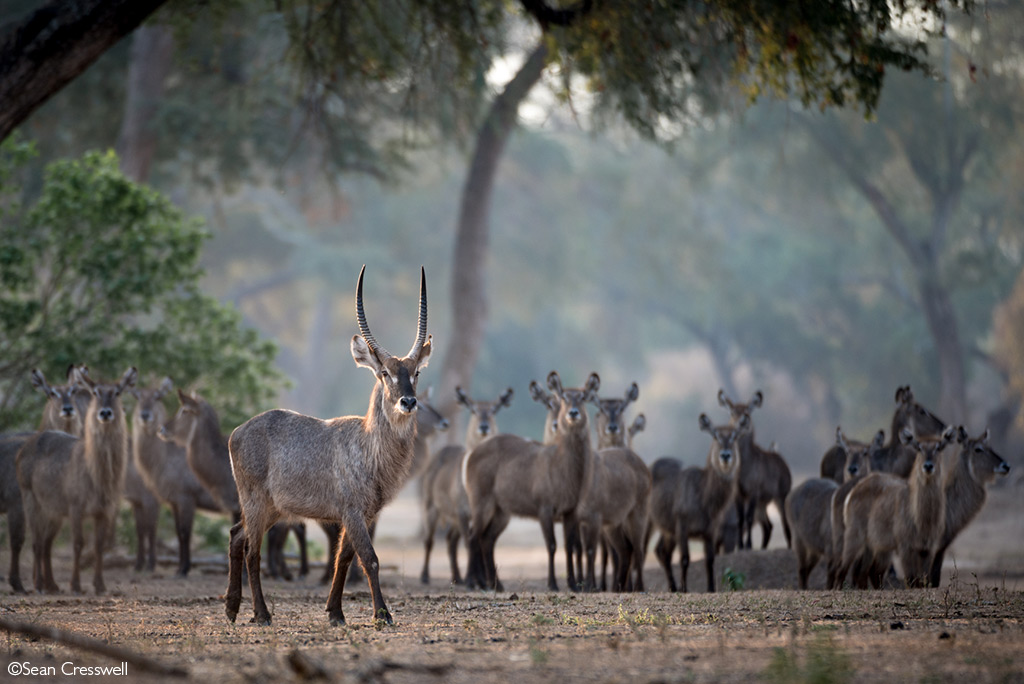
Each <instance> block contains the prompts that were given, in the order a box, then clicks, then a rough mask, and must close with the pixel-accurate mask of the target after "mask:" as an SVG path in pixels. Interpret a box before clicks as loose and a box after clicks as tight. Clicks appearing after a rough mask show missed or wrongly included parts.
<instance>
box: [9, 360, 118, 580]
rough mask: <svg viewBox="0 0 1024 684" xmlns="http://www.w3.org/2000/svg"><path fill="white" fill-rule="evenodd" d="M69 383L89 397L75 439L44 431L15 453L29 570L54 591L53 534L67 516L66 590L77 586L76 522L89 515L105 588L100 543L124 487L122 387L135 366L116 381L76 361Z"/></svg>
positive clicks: (97, 576) (79, 538)
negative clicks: (96, 376)
mask: <svg viewBox="0 0 1024 684" xmlns="http://www.w3.org/2000/svg"><path fill="white" fill-rule="evenodd" d="M73 373H74V375H75V382H76V383H78V384H81V385H83V386H85V387H87V388H88V389H89V391H90V392H91V393H92V400H91V401H90V403H89V409H88V411H87V412H86V416H85V422H84V426H85V427H84V434H83V436H82V437H81V438H78V437H73V436H72V435H69V434H67V433H66V432H58V431H55V430H47V431H44V432H40V433H37V434H36V435H33V436H32V437H30V438H29V439H28V440H27V441H26V442H25V445H24V446H23V447H22V449H21V451H19V452H18V456H17V459H16V463H17V471H18V484H19V485H20V487H21V493H22V500H23V503H24V506H25V516H26V518H27V519H28V524H29V527H30V528H31V530H32V557H33V562H32V574H33V581H34V584H35V587H36V589H37V590H38V591H59V588H58V586H57V583H56V582H55V581H54V579H53V567H52V563H51V552H52V548H53V539H54V537H56V535H57V532H58V531H60V526H61V523H62V521H63V519H64V518H65V517H68V518H70V520H71V540H72V547H73V551H74V561H73V565H72V570H71V590H72V591H75V592H80V591H81V590H82V587H81V582H80V579H79V572H80V564H81V555H82V547H83V545H84V539H83V530H82V525H83V523H84V520H85V518H86V517H91V518H93V519H94V525H95V533H96V546H95V561H94V563H95V564H94V572H93V588H94V589H95V590H96V593H97V594H101V593H103V592H104V591H106V586H105V584H104V582H103V549H104V545H105V543H106V535H107V531H108V529H110V528H111V527H112V526H113V523H114V519H115V517H116V515H117V505H118V502H119V501H120V500H121V491H122V488H123V487H124V471H125V463H126V461H127V459H128V453H129V452H128V429H127V425H126V421H125V417H124V409H123V408H122V405H121V393H122V392H124V390H125V389H126V388H128V387H131V386H132V385H134V384H135V380H136V378H137V377H138V371H136V370H135V368H129V369H128V370H127V371H125V373H124V375H123V376H122V377H121V379H120V380H119V381H118V382H114V383H100V382H95V381H93V380H92V379H91V378H90V377H89V375H88V373H87V372H85V370H84V369H82V368H76V369H75V370H74V371H73Z"/></svg>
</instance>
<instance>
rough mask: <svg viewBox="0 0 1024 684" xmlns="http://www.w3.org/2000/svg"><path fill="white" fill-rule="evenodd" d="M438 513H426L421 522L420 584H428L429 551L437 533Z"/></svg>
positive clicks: (432, 546)
mask: <svg viewBox="0 0 1024 684" xmlns="http://www.w3.org/2000/svg"><path fill="white" fill-rule="evenodd" d="M437 518H438V512H437V511H434V510H431V511H428V512H427V519H426V520H425V521H424V522H423V570H421V571H420V583H421V584H430V551H431V550H432V549H433V548H434V533H435V532H436V531H437Z"/></svg>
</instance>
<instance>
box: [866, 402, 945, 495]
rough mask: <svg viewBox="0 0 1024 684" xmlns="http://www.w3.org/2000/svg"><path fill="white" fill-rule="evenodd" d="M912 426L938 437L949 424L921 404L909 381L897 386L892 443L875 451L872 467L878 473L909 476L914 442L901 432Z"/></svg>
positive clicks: (917, 431) (923, 434) (918, 434)
mask: <svg viewBox="0 0 1024 684" xmlns="http://www.w3.org/2000/svg"><path fill="white" fill-rule="evenodd" d="M904 429H908V430H910V431H911V432H912V433H913V434H914V436H916V437H937V436H938V435H940V434H942V431H943V430H945V429H946V424H945V423H944V422H943V421H942V420H941V419H940V418H939V417H938V416H936V415H935V414H934V413H932V412H931V411H929V410H928V409H926V408H925V407H924V406H922V405H921V404H919V403H918V402H917V400H916V399H915V398H914V393H913V391H911V389H910V385H904V386H902V387H898V388H897V389H896V410H895V411H893V414H892V425H891V427H890V431H889V443H888V444H886V445H885V446H884V447H883V448H882V449H881V450H879V451H878V452H876V454H875V457H874V461H873V462H872V464H871V469H872V470H873V471H874V472H878V473H894V474H896V475H899V476H900V477H907V476H908V475H909V474H910V471H911V469H912V468H913V467H914V460H915V458H916V457H917V454H916V453H915V451H914V449H913V448H912V446H910V445H907V444H903V442H902V440H901V439H900V434H901V433H902V432H903V430H904Z"/></svg>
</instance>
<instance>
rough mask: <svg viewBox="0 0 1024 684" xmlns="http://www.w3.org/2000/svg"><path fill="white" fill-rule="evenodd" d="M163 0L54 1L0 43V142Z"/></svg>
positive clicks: (13, 30) (130, 30) (31, 16)
mask: <svg viewBox="0 0 1024 684" xmlns="http://www.w3.org/2000/svg"><path fill="white" fill-rule="evenodd" d="M165 2H166V0H59V1H56V0H55V1H54V2H50V3H48V4H46V5H43V6H42V7H40V8H39V9H37V10H35V11H34V12H32V13H30V14H29V15H27V16H26V17H25V18H24V19H23V20H22V21H20V22H19V23H18V24H16V25H14V26H12V27H9V28H8V30H7V34H6V36H5V37H4V38H3V42H2V43H0V140H3V139H5V138H6V137H7V136H9V135H10V134H11V131H13V130H14V129H15V128H16V127H17V126H18V125H19V124H21V122H23V121H24V120H25V119H27V118H28V117H29V116H30V115H31V114H32V112H34V111H35V110H36V109H37V108H38V107H39V106H40V105H42V104H43V103H44V102H46V100H48V99H49V98H50V96H51V95H53V94H54V93H56V92H57V91H59V90H60V89H61V88H63V87H64V86H66V85H67V84H68V83H70V82H71V81H72V80H73V79H74V78H75V77H76V76H78V75H79V74H81V73H82V72H83V71H85V70H86V69H88V68H89V66H90V65H91V64H92V63H93V62H95V61H96V60H97V59H99V57H100V55H102V54H103V53H104V52H106V51H107V50H108V49H110V48H111V47H112V46H113V45H114V44H115V43H116V42H117V41H119V40H121V38H123V37H125V36H126V35H128V34H129V33H131V32H132V31H133V30H134V29H135V28H136V27H137V26H138V25H139V24H141V23H142V22H143V21H144V20H145V19H146V17H148V16H149V15H150V14H152V13H153V12H154V11H155V10H156V9H157V8H159V7H160V6H161V5H163V4H164V3H165Z"/></svg>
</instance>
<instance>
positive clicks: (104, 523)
mask: <svg viewBox="0 0 1024 684" xmlns="http://www.w3.org/2000/svg"><path fill="white" fill-rule="evenodd" d="M113 517H114V515H113V514H112V513H111V514H110V515H106V514H103V513H101V514H100V515H97V516H96V517H95V521H96V522H95V523H94V524H95V525H96V530H95V532H96V550H95V555H96V560H94V561H93V572H92V587H93V589H95V590H96V595H97V596H99V595H100V594H102V593H104V592H105V591H106V590H107V585H106V584H104V582H103V547H104V546H105V545H106V541H107V530H108V529H110V528H112V527H113V525H111V522H112V520H113Z"/></svg>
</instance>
